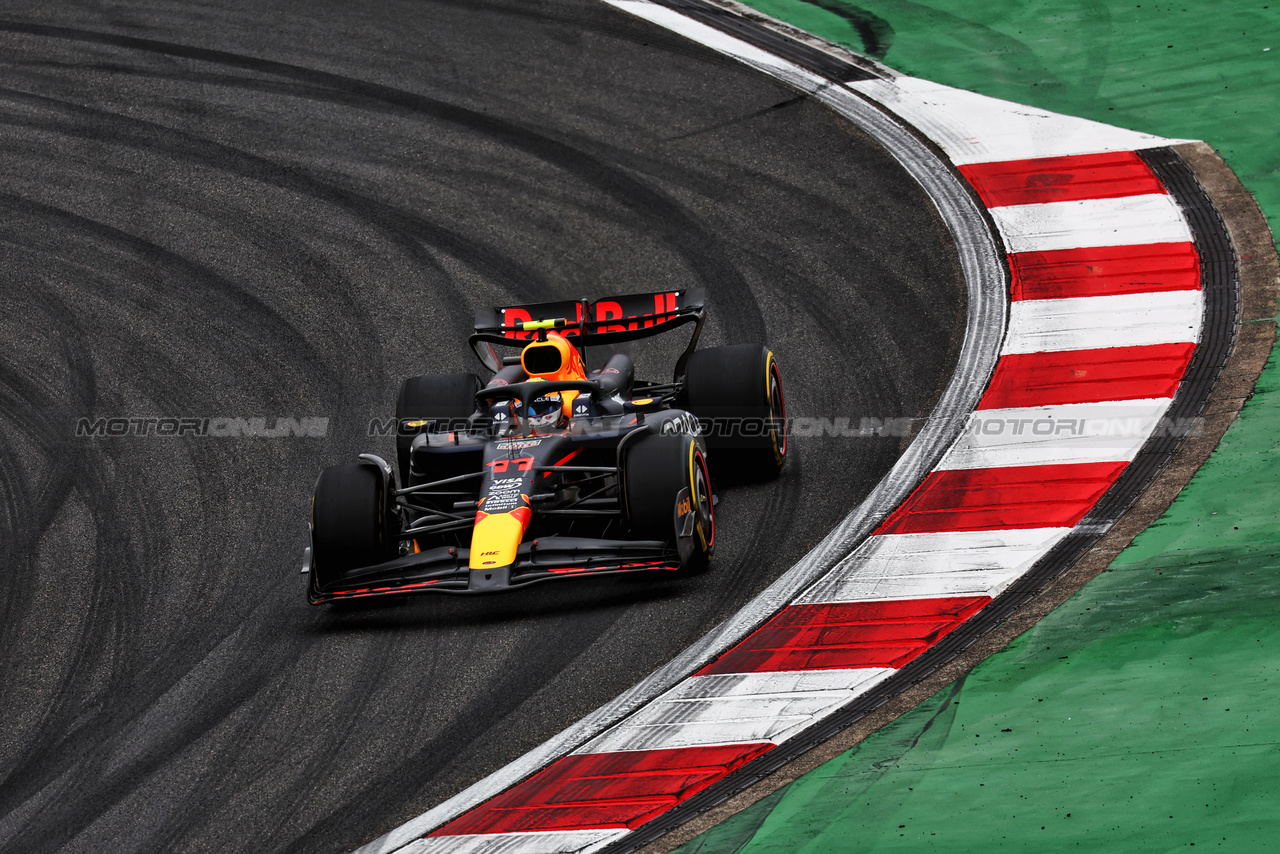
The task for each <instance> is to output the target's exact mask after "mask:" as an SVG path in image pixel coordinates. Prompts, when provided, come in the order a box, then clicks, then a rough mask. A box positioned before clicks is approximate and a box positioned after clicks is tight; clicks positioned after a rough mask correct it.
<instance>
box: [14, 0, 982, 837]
mask: <svg viewBox="0 0 1280 854" xmlns="http://www.w3.org/2000/svg"><path fill="white" fill-rule="evenodd" d="M0 245H2V246H3V256H2V258H3V261H2V262H0V294H2V295H3V310H2V311H0V425H2V426H0V446H2V447H0V502H2V503H0V507H2V508H3V514H2V515H0V573H2V574H0V609H2V610H0V851H4V852H10V851H12V852H18V851H21V852H24V854H25V852H44V851H68V852H70V851H84V852H91V851H103V850H119V851H250V850H252V851H272V852H275V851H307V852H311V851H321V852H329V851H334V852H337V851H343V850H349V849H351V848H354V847H355V846H357V845H359V844H360V843H362V842H365V841H367V840H369V839H371V838H373V837H375V836H377V835H379V834H380V833H382V832H385V831H386V830H389V829H390V828H392V827H394V826H396V825H398V824H400V823H402V822H403V821H405V820H407V819H409V818H411V817H413V816H415V815H418V814H419V813H421V812H423V811H425V810H426V809H428V808H429V807H431V806H432V805H434V804H436V803H438V802H440V801H441V800H443V799H445V798H447V797H448V796H450V795H452V794H454V793H455V792H457V791H459V790H461V789H462V788H464V787H465V786H466V785H468V784H470V783H472V782H474V781H475V780H478V779H480V778H481V777H483V776H485V775H486V774H488V773H489V772H491V771H493V770H495V769H497V768H499V767H501V766H502V765H504V764H505V763H506V762H508V761H510V760H511V759H513V758H515V757H517V756H519V755H521V754H523V753H524V752H525V751H526V750H528V749H530V748H531V747H533V746H535V745H537V744H538V743H540V742H541V741H543V740H544V739H546V738H548V737H550V736H551V735H554V734H555V733H556V732H558V731H559V730H561V729H562V728H564V727H565V726H567V725H569V724H570V723H572V722H573V721H574V720H576V719H578V718H580V717H581V716H582V715H584V714H586V713H587V712H589V711H590V710H592V709H593V708H595V707H596V706H598V705H600V704H601V703H603V702H605V701H607V700H609V699H611V698H612V697H614V696H615V695H616V694H618V693H619V692H620V691H622V690H624V689H625V688H627V687H628V686H630V685H632V684H634V683H635V682H636V681H638V680H639V679H641V678H643V677H644V676H645V675H647V674H648V673H650V672H651V671H652V670H653V669H654V668H656V667H657V666H659V665H661V664H662V663H664V662H665V661H667V660H668V659H670V658H671V657H672V656H674V655H675V654H676V653H677V652H679V651H680V650H681V649H682V648H684V647H685V646H686V645H688V644H689V643H690V642H692V641H693V640H695V639H696V638H697V637H699V636H700V635H702V634H703V633H704V632H706V631H707V630H708V629H710V628H711V627H712V626H714V625H715V624H716V623H718V622H719V621H721V620H722V619H724V618H725V617H727V616H728V615H730V614H731V613H733V612H734V611H735V610H736V609H737V608H738V607H740V606H741V605H742V604H744V603H745V602H746V601H747V600H749V599H750V598H751V597H752V596H753V595H754V594H755V593H757V592H759V591H760V590H761V589H763V588H764V587H765V586H767V585H768V583H769V582H771V581H772V580H773V579H774V578H776V577H777V576H778V575H779V574H781V573H782V572H783V571H785V570H786V569H787V568H788V567H789V566H790V565H791V564H792V563H793V562H794V561H795V560H796V559H797V558H799V557H800V556H801V555H802V554H803V553H804V552H805V551H806V550H807V549H808V548H810V547H811V546H812V545H814V544H815V543H816V542H817V541H818V540H819V539H821V537H822V536H823V535H824V534H825V533H826V532H827V531H828V530H829V529H830V528H831V527H832V526H833V525H834V524H835V523H836V522H837V521H838V520H839V519H840V518H842V517H843V516H844V515H846V514H847V513H848V512H849V510H850V509H852V507H854V506H855V505H856V504H857V502H858V501H859V500H860V499H861V498H862V497H863V495H864V494H865V493H866V492H867V491H868V490H869V489H870V488H871V487H872V486H873V485H874V484H875V483H876V481H877V480H878V479H879V478H880V476H881V475H882V474H883V473H884V472H885V471H887V469H888V468H889V467H890V466H891V465H892V463H893V461H894V459H896V457H897V455H898V453H899V451H900V448H901V446H902V445H903V444H904V442H905V441H906V440H905V439H904V438H903V437H895V436H884V437H863V438H855V437H848V436H844V437H841V436H819V437H812V438H799V439H796V440H795V442H794V443H793V457H792V459H791V460H790V462H789V464H788V468H787V471H786V473H785V475H784V477H783V478H782V479H781V480H780V481H778V482H775V483H771V484H765V485H754V486H740V487H736V488H733V489H724V490H722V492H721V501H720V505H719V507H718V509H717V520H718V523H719V531H718V540H719V551H718V555H717V559H716V560H715V561H714V563H713V564H712V566H711V568H710V569H709V570H707V571H706V572H704V573H702V574H700V575H697V576H693V577H687V578H669V577H664V578H658V579H654V580H652V581H648V582H638V581H635V580H629V581H617V580H598V581H584V582H577V583H562V584H548V585H543V586H541V587H540V588H534V589H529V590H526V591H522V592H520V593H516V594H511V595H506V596H493V597H485V598H474V597H465V598H463V597H459V598H451V597H429V596H422V597H418V598H407V599H403V600H393V601H391V602H382V603H377V604H373V605H368V606H361V607H345V608H312V607H310V606H308V605H306V604H305V601H304V593H303V588H304V583H303V580H302V579H301V578H300V577H299V576H298V574H297V569H298V564H299V560H300V555H301V550H302V548H303V546H304V545H306V542H307V538H306V528H305V518H306V510H307V502H308V498H309V495H310V490H311V486H312V484H313V482H314V479H315V476H316V473H317V472H318V470H319V468H320V467H321V466H323V465H326V464H329V463H333V462H338V461H344V460H349V459H351V458H353V457H354V455H355V454H357V453H360V452H362V451H375V452H381V453H383V454H384V455H386V456H390V455H391V443H390V440H389V439H387V438H376V437H375V438H370V437H369V436H367V435H366V434H367V432H368V423H369V421H370V419H372V418H384V417H386V416H388V415H389V414H390V411H389V410H390V408H391V404H392V401H393V400H394V395H395V390H396V388H397V386H398V384H399V381H400V380H401V378H403V377H405V376H410V375H413V374H417V373H426V372H431V371H443V370H465V369H471V368H472V361H471V357H470V355H469V354H468V352H467V351H466V348H465V336H466V333H467V332H468V331H469V328H470V320H471V316H472V312H473V311H474V309H475V308H476V307H477V306H480V305H486V304H501V303H510V302H521V301H534V300H541V299H557V298H574V297H579V296H600V295H606V294H609V293H619V292H632V291H646V290H658V289H665V288H672V287H691V286H703V287H706V288H707V290H708V295H709V304H710V307H711V310H710V320H709V322H708V327H707V331H706V334H705V336H704V345H705V344H716V343H732V342H740V341H761V342H767V343H768V344H769V345H770V346H771V347H772V348H773V349H774V350H775V352H776V353H777V354H778V357H779V359H780V362H781V364H782V367H783V379H784V382H785V388H786V392H787V395H788V404H789V407H790V409H791V412H792V414H793V415H799V416H811V417H831V418H836V417H847V418H851V419H853V421H854V422H855V423H856V422H857V420H858V419H859V418H860V417H862V416H873V417H877V418H893V417H903V416H905V417H922V416H924V415H925V414H926V413H927V412H928V411H929V410H930V408H931V406H932V403H933V401H934V400H935V399H936V398H937V396H938V394H939V393H940V392H941V389H942V387H943V385H944V384H945V383H946V380H947V378H948V377H949V375H950V372H951V369H952V366H953V362H954V358H955V354H956V352H957V350H958V347H959V343H960V342H959V338H960V334H961V330H962V323H963V318H964V296H963V285H962V282H961V278H960V273H959V269H958V267H957V262H956V258H955V253H954V250H953V248H952V247H951V245H950V242H949V239H948V236H947V232H946V230H945V228H944V227H943V225H942V224H941V222H940V221H939V220H938V219H937V218H936V216H935V215H934V213H933V209H932V207H931V205H930V204H929V202H928V200H927V199H926V197H925V196H924V194H923V193H922V192H921V191H920V189H919V188H918V187H917V186H916V185H915V184H914V183H913V182H912V181H911V180H910V179H909V178H908V177H907V176H906V175H905V174H904V173H903V172H902V171H901V170H900V169H899V168H898V167H897V166H896V165H895V164H894V162H893V161H892V160H891V158H889V156H888V155H887V154H885V153H884V152H883V151H882V150H881V149H879V148H878V146H877V145H876V144H875V143H873V142H872V141H870V140H869V139H868V138H866V137H865V136H863V135H861V134H860V133H859V132H857V131H856V130H855V129H853V128H852V127H850V126H849V125H848V124H847V123H845V122H843V121H842V120H840V119H839V118H838V117H836V116H835V115H834V114H833V113H831V112H829V111H828V110H827V109H825V108H823V107H822V106H820V105H818V104H815V103H813V102H811V101H810V100H808V99H807V98H803V97H799V96H797V94H796V93H794V92H793V91H791V90H789V89H787V88H785V87H783V86H781V85H779V84H777V83H775V82H773V81H771V80H769V79H768V78H766V77H764V76H763V75H760V74H758V73H756V72H753V71H751V70H750V69H747V68H744V67H742V66H740V65H737V64H735V63H734V62H733V61H731V60H728V59H724V58H721V57H719V56H718V55H715V54H713V53H711V52H709V51H707V50H705V49H703V48H700V47H698V46H696V45H694V44H691V43H689V42H686V41H684V40H682V39H680V38H678V37H676V36H673V35H670V34H667V33H664V32H662V31H659V30H658V29H656V28H654V27H651V26H649V25H647V24H645V23H644V22H641V21H637V20H634V19H631V18H629V17H628V16H626V15H623V14H621V13H618V12H616V11H614V10H612V9H610V8H608V7H606V6H604V5H603V4H597V3H594V2H589V0H573V2H544V3H532V2H528V0H511V2H488V3H485V2H400V3H396V2H377V3H365V4H360V3H344V4H332V3H330V4H317V3H305V4H304V3H296V4H289V3H285V2H267V3H243V4H241V5H238V6H237V5H233V4H231V3H227V2H219V3H215V4H199V5H196V4H190V5H188V4H183V3H176V2H174V3H160V2H155V3H137V4H131V5H128V6H112V7H104V6H102V5H99V4H84V5H83V7H78V6H75V5H73V4H70V3H53V4H29V5H23V4H16V3H15V4H9V5H7V6H6V8H5V10H4V12H3V14H2V15H0ZM668 349H669V348H668ZM638 355H639V356H640V360H641V361H640V364H641V368H642V373H643V374H646V375H648V376H650V377H653V378H661V377H663V376H665V371H666V370H667V369H668V368H667V367H666V366H667V365H669V364H670V362H669V359H668V358H667V357H668V356H669V353H664V352H662V348H657V349H656V351H650V352H641V353H639V354H638ZM646 366H647V368H648V369H647V370H644V369H645V368H646ZM98 416H102V417H156V416H180V417H245V418H248V417H265V418H267V420H268V422H271V421H272V420H274V419H275V418H281V417H326V418H328V419H329V427H328V433H327V436H326V437H325V438H322V439H321V438H299V437H293V438H279V439H267V438H239V439H236V438H226V437H223V438H217V437H208V436H206V437H190V436H189V437H185V438H161V437H155V436H150V437H138V436H132V437H121V438H96V439H92V438H85V437H77V436H76V435H75V427H76V422H77V420H78V419H80V418H84V417H90V418H92V417H98ZM712 464H713V465H714V459H713V460H712Z"/></svg>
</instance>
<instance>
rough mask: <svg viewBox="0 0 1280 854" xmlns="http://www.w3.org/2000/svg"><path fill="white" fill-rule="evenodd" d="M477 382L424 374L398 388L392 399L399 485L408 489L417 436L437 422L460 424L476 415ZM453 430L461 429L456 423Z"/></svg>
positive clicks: (458, 376)
mask: <svg viewBox="0 0 1280 854" xmlns="http://www.w3.org/2000/svg"><path fill="white" fill-rule="evenodd" d="M479 390H480V379H479V377H477V376H476V375H475V374H471V373H457V374H426V375H424V376H420V377H410V378H409V379H407V380H405V381H404V382H402V383H401V384H400V393H399V394H398V395H397V396H396V463H397V464H398V465H399V472H400V483H402V484H404V485H405V486H410V485H411V484H412V481H411V480H410V478H409V449H410V447H412V445H413V439H414V437H415V436H417V435H418V433H421V432H423V431H425V430H434V429H439V427H440V425H439V422H441V421H445V422H461V421H462V420H463V419H466V418H467V417H468V416H470V415H471V414H472V413H473V412H475V411H476V392H477V391H479ZM456 426H459V427H461V426H462V425H461V424H460V423H459V424H457V425H456Z"/></svg>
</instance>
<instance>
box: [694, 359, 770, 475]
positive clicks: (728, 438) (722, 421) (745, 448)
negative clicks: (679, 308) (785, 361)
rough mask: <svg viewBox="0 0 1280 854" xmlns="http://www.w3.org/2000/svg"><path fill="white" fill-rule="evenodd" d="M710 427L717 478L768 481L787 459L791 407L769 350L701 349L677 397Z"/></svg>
mask: <svg viewBox="0 0 1280 854" xmlns="http://www.w3.org/2000/svg"><path fill="white" fill-rule="evenodd" d="M677 403H678V405H679V406H680V407H681V408H682V409H687V410H688V411H689V412H691V413H693V414H694V415H695V416H697V417H698V419H699V420H700V421H702V422H703V424H704V425H705V426H706V427H707V429H706V430H705V436H706V441H707V447H708V448H709V449H710V450H711V452H712V454H713V455H714V457H715V460H716V471H717V476H723V475H726V474H733V475H738V476H741V477H743V478H745V479H748V480H768V479H772V478H775V477H777V476H778V475H779V473H781V471H782V467H783V465H784V464H785V463H786V461H787V407H786V401H785V399H784V397H783V394H782V375H781V373H780V371H779V370H778V361H777V359H775V358H774V355H773V353H772V352H771V351H770V350H769V348H768V347H762V346H760V345H758V344H734V345H732V346H728V347H711V348H709V349H707V350H698V351H697V352H695V353H694V354H693V355H692V356H690V357H689V362H688V364H687V365H686V367H685V377H684V387H683V389H682V390H681V392H680V395H679V397H678V399H677Z"/></svg>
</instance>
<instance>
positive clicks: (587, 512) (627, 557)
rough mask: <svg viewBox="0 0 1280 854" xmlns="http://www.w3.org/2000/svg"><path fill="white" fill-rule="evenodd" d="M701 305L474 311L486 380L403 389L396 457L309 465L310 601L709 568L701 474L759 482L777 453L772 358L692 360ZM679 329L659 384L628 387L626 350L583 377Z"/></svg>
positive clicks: (606, 303)
mask: <svg viewBox="0 0 1280 854" xmlns="http://www.w3.org/2000/svg"><path fill="white" fill-rule="evenodd" d="M704 302H705V298H704V293H703V291H702V290H701V289H695V290H687V291H672V292H665V293H656V294H632V295H627V296H620V297H610V298H608V299H601V300H596V301H595V302H589V301H586V300H581V301H566V302H555V303H541V304H537V305H523V306H508V307H502V308H496V309H482V310H481V311H479V312H477V316H476V323H475V332H474V334H472V336H471V338H470V343H471V346H472V349H473V350H474V351H475V352H476V355H477V356H478V357H479V359H480V361H481V362H482V363H483V364H484V366H485V367H486V368H488V369H489V371H491V372H492V373H493V377H492V379H490V380H489V381H488V383H487V384H484V385H483V386H482V384H481V382H480V380H479V378H478V377H477V376H476V375H475V374H471V373H458V374H435V375H426V376H419V377H412V378H410V379H407V380H405V381H404V383H402V385H401V387H400V394H399V397H398V399H397V401H396V420H397V436H396V452H397V453H396V464H395V465H394V466H393V465H392V464H391V463H388V462H386V461H385V460H383V459H382V458H380V457H378V456H375V455H372V454H364V455H361V457H360V458H359V460H357V461H355V462H351V463H344V464H341V465H334V466H330V467H328V468H326V469H324V471H322V472H321V474H320V477H319V479H318V480H317V481H316V486H315V493H314V495H313V497H312V505H311V546H310V547H309V548H308V549H307V550H306V552H305V556H304V563H303V572H305V573H306V574H307V576H308V597H309V599H310V601H311V602H312V603H313V604H320V603H322V602H333V601H341V600H347V599H353V598H359V597H367V596H381V595H393V594H404V593H420V592H441V593H486V592H494V591H502V590H511V589H514V588H518V587H524V586H526V585H529V584H534V583H536V582H539V581H547V580H550V579H557V578H573V577H580V576H586V575H603V574H617V573H631V572H639V571H652V570H666V571H673V572H674V571H680V570H685V569H692V568H698V567H701V566H704V565H705V564H706V563H707V562H708V561H709V560H710V559H711V556H712V553H713V552H714V550H715V544H716V525H715V507H714V500H713V495H712V474H713V472H714V471H719V472H720V473H721V474H724V473H727V472H732V474H733V476H734V478H736V479H743V478H745V479H750V480H760V479H764V478H769V477H775V476H777V475H778V473H779V472H780V471H781V470H782V467H783V465H784V464H785V462H786V458H787V431H786V405H785V402H784V399H783V394H782V378H781V374H780V372H779V369H778V363H777V360H776V359H775V358H774V356H773V353H771V352H770V351H769V350H768V348H766V347H763V346H760V345H756V344H739V345H732V346H724V347H712V348H707V349H703V350H697V349H696V348H697V343H698V337H699V335H700V333H701V331H702V324H703V320H704V316H705V309H704ZM686 324H693V333H692V336H691V338H690V340H689V344H688V346H687V347H686V348H685V350H684V352H683V353H682V354H681V355H680V356H679V358H678V359H677V360H676V364H675V368H674V371H673V374H672V380H671V381H670V382H648V381H641V380H637V379H636V377H635V371H634V366H633V362H632V359H631V357H630V356H628V355H626V354H625V353H614V354H613V355H611V356H609V357H608V358H607V360H605V361H604V363H603V364H602V365H601V366H600V367H599V368H596V369H594V370H588V369H587V367H586V365H587V361H586V353H587V349H588V348H589V347H608V348H610V349H612V348H613V345H618V344H623V343H626V342H629V341H634V340H637V339H640V338H646V337H649V336H654V335H659V334H661V333H664V332H668V331H670V330H673V329H676V328H677V327H681V326H684V325H686ZM713 466H714V468H713ZM397 475H398V476H397Z"/></svg>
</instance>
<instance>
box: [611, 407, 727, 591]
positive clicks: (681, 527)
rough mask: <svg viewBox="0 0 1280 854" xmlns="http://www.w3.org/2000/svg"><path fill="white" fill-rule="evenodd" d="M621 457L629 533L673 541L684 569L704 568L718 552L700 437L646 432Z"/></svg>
mask: <svg viewBox="0 0 1280 854" xmlns="http://www.w3.org/2000/svg"><path fill="white" fill-rule="evenodd" d="M621 456H622V459H621V460H620V470H621V479H622V484H621V485H622V489H621V492H622V509H623V516H624V518H625V520H626V524H627V528H628V532H629V534H630V535H631V536H632V537H633V538H635V539H637V540H662V541H664V542H667V543H670V544H672V545H673V546H675V548H676V549H677V550H678V551H679V553H680V565H681V568H682V569H697V568H700V567H702V566H705V565H706V564H707V562H708V561H710V560H711V556H712V554H713V553H714V551H715V507H714V506H713V503H712V496H711V472H710V469H709V467H708V465H707V451H706V448H705V446H704V444H703V442H702V440H701V439H700V438H698V437H697V436H694V435H692V434H690V433H670V434H665V435H663V434H659V433H656V432H652V433H646V434H644V435H641V436H636V437H635V438H634V439H632V440H630V441H628V442H627V443H626V444H625V445H624V447H623V448H622V454H621Z"/></svg>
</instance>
